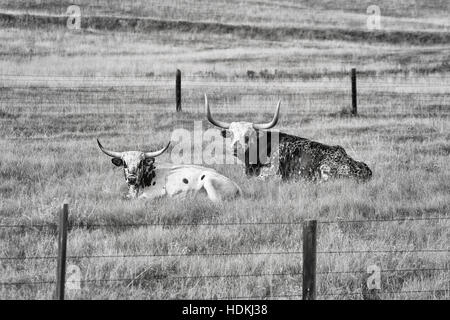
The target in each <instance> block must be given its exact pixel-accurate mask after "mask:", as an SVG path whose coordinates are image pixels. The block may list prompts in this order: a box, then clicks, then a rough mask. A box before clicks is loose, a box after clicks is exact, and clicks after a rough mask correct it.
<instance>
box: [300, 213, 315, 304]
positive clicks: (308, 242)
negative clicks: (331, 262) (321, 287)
mask: <svg viewBox="0 0 450 320" xmlns="http://www.w3.org/2000/svg"><path fill="white" fill-rule="evenodd" d="M316 231H317V220H306V221H305V222H304V223H303V300H315V299H316V243H317V239H316Z"/></svg>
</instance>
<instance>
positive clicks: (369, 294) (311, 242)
mask: <svg viewBox="0 0 450 320" xmlns="http://www.w3.org/2000/svg"><path fill="white" fill-rule="evenodd" d="M68 214H69V212H68V205H67V204H65V205H64V206H63V210H61V214H60V217H59V218H60V219H59V224H58V227H56V224H34V225H33V224H28V225H26V224H21V225H14V224H0V229H28V228H49V229H52V230H55V229H57V234H58V240H57V241H58V254H57V255H49V256H2V257H0V262H1V263H2V264H4V263H16V262H21V261H30V260H35V261H51V262H52V263H55V262H56V263H57V268H56V269H57V272H56V277H55V278H54V279H39V280H28V281H23V280H14V279H11V280H8V281H1V282H0V287H36V286H56V289H55V296H54V297H55V298H56V299H64V298H65V289H66V287H67V285H68V284H71V285H74V284H75V285H78V286H81V285H83V286H86V285H87V284H97V285H104V284H111V283H116V284H122V285H123V286H124V287H125V288H130V286H133V285H134V284H142V283H151V282H157V281H176V280H178V281H180V280H183V281H186V280H202V279H203V280H205V279H209V280H214V279H241V278H260V277H278V278H280V277H285V278H289V279H290V280H291V281H295V282H296V283H298V282H300V279H298V278H300V277H301V279H302V280H301V283H302V285H301V288H302V292H291V293H289V294H286V293H285V294H276V293H275V294H273V293H272V294H269V295H251V296H238V295H237V296H217V295H215V296H213V297H207V298H206V299H212V300H222V299H295V298H296V299H299V298H302V299H304V300H312V299H329V298H333V299H349V298H353V299H358V298H359V299H361V298H362V299H366V300H367V299H369V300H372V299H390V298H392V297H398V296H407V297H414V294H430V295H432V296H433V298H435V299H439V298H445V297H448V296H449V294H450V282H447V285H446V286H444V287H442V286H441V287H436V288H424V289H420V290H382V288H381V287H380V283H378V287H377V286H376V281H372V280H373V279H372V280H370V279H369V278H368V277H374V279H375V280H376V277H378V281H381V280H380V277H381V274H382V275H383V277H384V278H385V279H388V278H389V277H390V276H391V275H401V274H408V273H409V274H415V275H420V276H423V275H424V274H434V273H444V274H448V275H450V266H449V265H448V263H445V264H444V265H442V266H435V267H415V266H411V267H408V268H402V269H396V268H386V269H381V268H379V269H378V270H376V268H375V270H369V269H368V270H323V268H320V264H319V268H317V267H316V266H317V260H318V261H319V262H320V260H321V257H323V256H327V255H357V254H364V255H373V254H409V253H422V254H431V255H442V254H444V255H446V256H448V254H449V252H450V248H448V247H444V248H432V249H430V248H396V247H395V248H386V249H374V250H317V243H318V242H320V239H319V241H318V237H317V226H320V227H321V228H323V227H327V226H332V225H341V226H342V225H348V224H370V223H406V222H412V223H416V222H429V221H433V222H436V223H439V222H447V221H449V220H450V217H448V216H434V217H416V218H414V217H407V218H384V219H367V220H322V221H320V220H319V221H317V220H305V221H260V222H254V221H252V222H228V223H227V222H225V223H136V224H130V223H128V224H123V225H122V224H107V223H103V224H92V225H89V228H111V229H118V228H136V227H161V226H163V227H164V226H165V227H169V226H170V227H187V226H210V227H223V226H235V227H242V226H256V227H258V226H259V227H261V226H267V227H272V226H277V225H278V226H280V225H281V226H299V227H300V226H301V227H302V229H303V231H302V244H303V249H302V250H289V251H266V252H260V251H246V252H244V251H236V252H192V253H169V252H161V253H155V252H154V253H147V252H142V253H139V254H113V255H111V254H110V255H108V254H104V255H98V254H97V255H93V254H91V255H66V250H67V234H68V232H69V229H71V230H76V229H78V228H87V227H88V226H87V225H76V224H73V225H70V224H69V220H68ZM69 249H70V248H69ZM274 255H275V256H276V255H283V256H289V257H295V258H296V259H299V261H300V258H301V261H302V268H301V269H300V270H301V271H295V272H292V271H291V272H258V273H228V274H227V273H224V274H181V275H165V274H164V275H151V276H149V275H146V274H145V272H146V271H143V272H141V273H140V274H138V275H136V276H133V277H127V278H108V279H107V278H86V279H81V278H79V279H75V280H74V279H67V280H66V263H67V262H68V261H73V260H76V261H79V260H82V259H85V260H89V261H94V262H93V263H95V261H98V260H102V259H111V260H112V261H117V260H118V259H135V260H136V259H154V258H169V257H170V258H176V259H186V258H193V257H231V256H274ZM317 257H319V259H317ZM376 267H377V266H376ZM317 269H318V270H317ZM377 272H378V274H377ZM348 275H352V276H363V278H364V279H365V280H364V281H363V282H362V283H361V287H360V288H356V289H354V290H353V291H350V292H349V291H348V290H342V291H341V292H326V291H325V292H323V290H317V288H316V277H319V279H320V278H324V277H325V278H326V277H330V276H332V277H342V276H348ZM446 277H447V279H448V276H446ZM318 283H319V284H320V282H318ZM371 283H372V284H371ZM374 285H375V286H374ZM319 287H320V285H319ZM317 291H318V292H317ZM202 299H204V298H202Z"/></svg>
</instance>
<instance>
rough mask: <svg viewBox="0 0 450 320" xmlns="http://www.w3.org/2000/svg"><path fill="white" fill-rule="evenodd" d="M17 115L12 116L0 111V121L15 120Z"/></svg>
mask: <svg viewBox="0 0 450 320" xmlns="http://www.w3.org/2000/svg"><path fill="white" fill-rule="evenodd" d="M18 117H19V115H18V114H12V113H9V112H6V111H3V110H0V119H17V118H18Z"/></svg>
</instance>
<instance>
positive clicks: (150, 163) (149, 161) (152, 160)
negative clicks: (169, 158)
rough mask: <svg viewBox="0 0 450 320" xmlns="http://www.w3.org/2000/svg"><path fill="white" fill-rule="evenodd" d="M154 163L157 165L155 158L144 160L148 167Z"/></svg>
mask: <svg viewBox="0 0 450 320" xmlns="http://www.w3.org/2000/svg"><path fill="white" fill-rule="evenodd" d="M153 163H155V158H146V159H145V160H144V164H145V165H146V166H151V165H152V164H153Z"/></svg>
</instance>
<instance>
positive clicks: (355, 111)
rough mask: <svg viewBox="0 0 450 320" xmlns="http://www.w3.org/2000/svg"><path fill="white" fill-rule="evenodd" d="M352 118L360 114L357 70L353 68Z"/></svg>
mask: <svg viewBox="0 0 450 320" xmlns="http://www.w3.org/2000/svg"><path fill="white" fill-rule="evenodd" d="M351 78H352V116H356V115H357V114H358V101H357V92H356V68H352V74H351Z"/></svg>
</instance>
